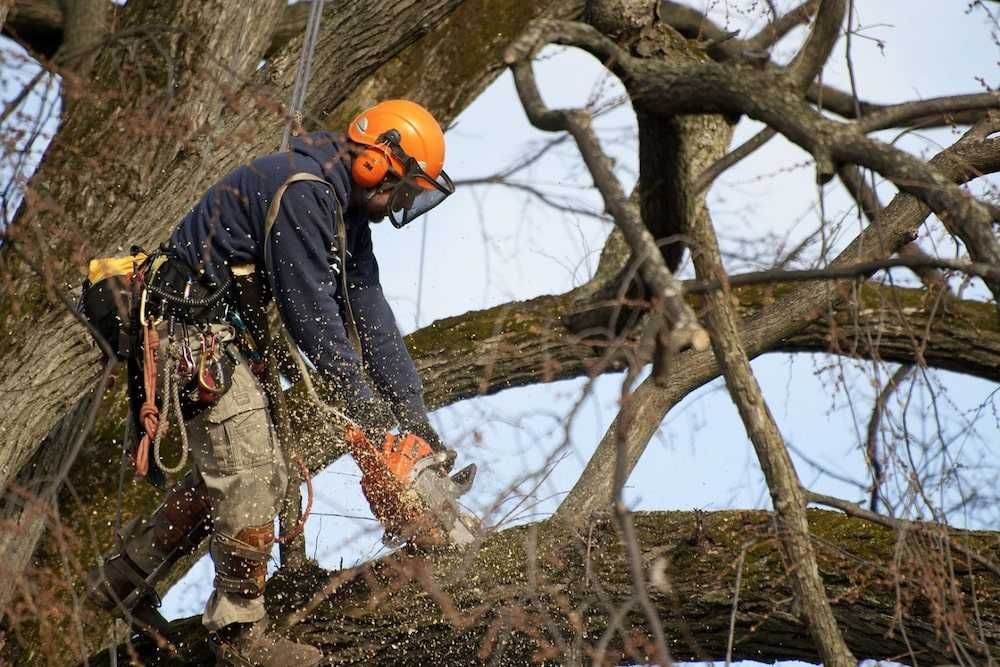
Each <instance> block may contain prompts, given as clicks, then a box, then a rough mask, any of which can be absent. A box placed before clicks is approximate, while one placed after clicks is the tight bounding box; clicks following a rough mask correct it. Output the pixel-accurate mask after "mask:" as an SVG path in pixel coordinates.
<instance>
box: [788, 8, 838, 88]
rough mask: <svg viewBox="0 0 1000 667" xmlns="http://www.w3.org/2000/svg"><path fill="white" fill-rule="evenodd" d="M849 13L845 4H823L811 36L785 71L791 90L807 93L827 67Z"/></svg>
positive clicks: (818, 11) (810, 33)
mask: <svg viewBox="0 0 1000 667" xmlns="http://www.w3.org/2000/svg"><path fill="white" fill-rule="evenodd" d="M846 13H847V2H846V0H820V3H819V9H818V10H817V12H816V22H815V23H813V27H812V30H810V31H809V36H808V37H806V41H805V43H804V44H803V45H802V48H801V49H800V50H799V52H798V53H797V54H795V57H794V58H793V59H792V62H791V63H789V65H788V67H787V68H786V70H785V73H786V74H787V76H788V80H789V82H790V83H791V85H792V86H794V87H795V88H799V89H802V90H805V89H806V88H808V86H809V84H810V83H812V80H813V79H815V78H816V75H817V74H819V72H820V70H821V69H823V65H825V64H826V60H827V58H829V57H830V52H831V51H833V46H834V44H836V43H837V38H838V37H839V36H840V30H841V28H842V27H843V25H844V15H845V14H846Z"/></svg>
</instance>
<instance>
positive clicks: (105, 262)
mask: <svg viewBox="0 0 1000 667" xmlns="http://www.w3.org/2000/svg"><path fill="white" fill-rule="evenodd" d="M145 261H146V255H145V254H144V253H139V254H137V255H126V256H125V257H98V258H97V259H92V260H90V264H89V265H88V266H87V280H89V281H90V284H91V285H96V284H97V283H99V282H100V281H102V280H104V279H105V278H110V277H111V276H127V275H129V274H130V273H132V271H133V270H134V269H135V267H136V266H138V265H139V264H142V263H143V262H145Z"/></svg>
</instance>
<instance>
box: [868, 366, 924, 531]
mask: <svg viewBox="0 0 1000 667" xmlns="http://www.w3.org/2000/svg"><path fill="white" fill-rule="evenodd" d="M913 368H914V367H913V366H900V367H899V368H897V369H896V372H895V373H893V374H892V377H891V378H889V381H888V382H886V384H885V387H883V388H882V391H880V392H879V393H878V396H877V397H876V398H875V405H874V406H873V407H872V416H871V417H870V418H869V419H868V428H867V430H866V432H865V435H866V438H865V440H866V442H865V457H866V458H867V459H868V466H869V467H870V468H871V469H872V488H871V493H870V495H869V500H868V504H869V508H870V509H871V511H872V512H877V511H878V501H879V497H880V496H881V495H882V482H883V481H884V475H883V472H882V462H881V461H880V460H879V455H878V434H879V427H880V425H881V423H882V415H883V414H885V411H886V407H887V406H888V404H889V399H890V398H892V395H893V394H894V393H895V392H896V389H898V388H899V387H900V386H901V385H902V384H903V381H904V380H905V379H906V378H907V377H908V376H909V375H910V373H911V372H912V371H913Z"/></svg>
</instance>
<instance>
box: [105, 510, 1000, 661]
mask: <svg viewBox="0 0 1000 667" xmlns="http://www.w3.org/2000/svg"><path fill="white" fill-rule="evenodd" d="M809 520H810V528H811V534H812V537H813V542H814V544H815V546H816V550H817V555H818V559H819V565H820V571H821V573H822V574H823V578H824V583H825V586H826V591H827V593H828V594H829V596H830V599H831V602H832V605H833V609H834V613H835V615H836V618H837V622H838V624H839V625H840V626H841V627H842V628H843V629H844V635H845V638H846V640H847V642H848V644H849V645H850V648H851V650H852V651H853V652H854V653H855V655H857V656H858V658H859V659H862V658H870V659H876V660H878V659H883V660H896V661H900V662H904V663H907V664H916V663H917V662H918V661H919V663H920V664H938V663H942V662H949V661H951V660H953V656H954V655H955V653H954V650H953V647H952V646H949V643H950V642H951V643H953V644H954V645H955V646H959V647H961V650H965V651H968V656H969V658H970V660H972V661H973V662H977V661H983V660H985V655H986V651H987V647H992V648H993V649H994V650H995V647H996V646H997V645H998V644H1000V576H998V575H997V574H996V573H995V572H992V571H989V570H987V569H985V568H981V567H978V566H974V567H970V566H969V563H968V562H966V560H965V559H964V558H963V557H962V556H961V555H959V554H958V553H956V552H953V551H952V552H950V553H949V552H948V549H947V547H946V546H945V544H946V543H945V542H944V541H943V536H942V535H941V534H940V533H939V532H936V531H937V529H928V531H914V532H909V533H905V534H904V537H902V538H900V539H899V540H898V541H897V538H896V536H895V535H894V533H893V531H891V530H889V529H886V528H882V527H880V526H876V525H874V524H871V523H868V522H866V521H861V520H857V519H850V518H847V517H845V516H844V515H842V514H839V513H834V512H825V511H818V510H810V512H809ZM635 525H636V530H637V534H638V539H639V543H640V546H641V550H642V556H643V560H644V562H646V563H647V564H648V567H649V570H650V572H651V574H650V581H649V584H650V592H651V596H652V599H653V601H654V603H655V604H656V606H657V610H658V613H659V615H660V617H661V618H662V619H663V623H664V626H665V627H666V628H668V640H669V642H670V651H671V654H672V655H673V657H674V658H675V659H677V660H716V661H722V660H724V659H725V655H726V645H727V638H728V633H727V631H728V628H729V623H730V617H731V614H732V609H733V606H734V605H733V602H734V588H735V586H734V584H735V582H736V576H737V572H736V568H737V567H738V566H740V565H742V569H743V574H742V582H741V586H740V589H739V592H738V601H737V604H736V609H737V613H736V618H735V631H734V635H733V639H734V641H733V654H732V657H733V659H734V660H751V659H752V660H759V661H763V662H771V661H773V660H781V659H798V660H806V661H811V662H816V661H817V660H818V655H817V653H816V649H815V647H814V646H813V644H812V642H811V641H810V639H809V636H808V633H807V631H806V629H805V628H804V627H803V626H802V625H801V623H800V621H799V620H798V615H797V613H796V612H795V610H794V609H793V607H792V603H791V593H790V590H789V587H788V582H787V578H786V573H785V572H784V568H783V565H782V559H781V556H780V554H779V553H778V550H777V548H776V535H775V532H774V530H775V523H774V517H773V515H771V514H769V513H767V512H759V511H758V512H751V511H727V512H654V513H640V514H636V515H635ZM951 539H953V540H961V541H962V543H963V544H965V545H967V546H972V547H973V548H975V549H978V550H979V551H981V552H982V553H983V554H990V555H992V557H993V558H997V557H998V556H1000V541H998V535H997V534H996V533H985V534H984V533H978V534H973V533H964V532H960V531H953V532H952V533H951ZM532 542H534V544H532ZM531 554H536V555H537V562H535V563H534V564H532V562H531ZM949 563H950V565H949ZM949 566H953V567H955V571H954V583H955V585H954V586H953V587H951V586H948V585H945V586H942V585H940V584H936V583H934V582H936V581H937V582H947V581H950V579H951V577H950V573H948V572H947V568H948V567H949ZM939 575H940V576H941V578H940V579H939V578H938V576H939ZM330 582H336V583H337V584H339V585H337V586H336V587H335V590H334V591H333V592H332V593H331V594H328V595H327V596H321V599H323V601H322V603H321V604H319V605H318V606H317V607H316V608H315V610H314V611H313V612H312V613H311V614H310V615H308V616H307V617H306V618H305V620H303V621H302V622H301V623H298V624H297V625H295V626H294V627H293V634H294V635H295V636H296V637H297V638H299V639H301V640H303V641H307V642H309V643H311V644H313V645H315V646H317V647H320V648H322V649H323V651H324V653H325V654H326V659H327V660H328V661H330V662H329V664H333V665H372V664H389V663H391V664H394V665H401V666H404V665H426V664H440V665H444V664H447V665H481V664H505V665H522V664H530V663H533V662H539V661H546V662H548V663H550V664H565V663H567V662H571V661H572V660H573V659H577V660H581V659H582V661H583V663H584V664H587V663H589V662H590V661H591V660H593V659H594V658H595V655H594V653H595V647H596V646H597V645H598V644H599V643H600V641H601V638H602V636H604V635H605V633H609V632H610V636H609V637H608V639H609V640H610V641H608V648H607V652H606V653H605V654H604V659H603V661H600V662H598V664H602V663H603V664H617V663H626V664H627V663H633V664H634V663H635V662H640V661H645V660H646V659H648V658H649V657H650V655H649V654H648V653H647V649H649V648H651V646H650V644H649V643H648V637H647V636H646V634H645V620H644V617H643V615H642V614H641V613H640V612H639V611H638V609H632V610H630V611H627V613H626V614H625V616H624V618H622V619H621V626H622V627H624V628H626V629H625V630H618V631H616V630H615V628H614V627H612V628H611V629H610V631H609V627H608V619H609V618H613V617H615V615H616V613H615V612H616V611H618V610H620V609H622V607H623V605H625V604H626V603H627V601H628V600H630V599H631V598H632V595H633V589H632V585H631V578H630V576H629V571H628V564H627V557H626V555H625V550H624V548H623V545H622V543H621V542H620V540H619V538H618V535H617V534H616V532H615V530H614V528H613V522H612V521H610V520H599V521H597V522H596V523H593V524H591V525H590V526H584V527H583V528H582V529H580V530H579V531H577V532H567V531H566V530H565V529H564V528H562V527H560V525H559V524H556V523H553V522H546V523H542V524H536V525H532V526H522V527H519V528H514V529H510V530H506V531H503V532H501V533H497V534H493V535H491V536H489V537H488V539H487V540H486V541H485V542H484V543H483V545H482V549H481V550H480V551H479V552H478V553H476V554H475V556H474V558H472V559H471V560H469V559H467V558H463V556H462V555H459V554H450V553H443V554H435V555H433V556H432V557H430V558H426V559H425V558H422V557H420V556H416V555H407V554H404V553H397V554H394V555H392V556H389V557H387V558H385V559H383V560H381V561H379V562H376V563H374V564H371V565H367V566H363V567H362V568H360V569H356V570H352V571H348V572H342V573H327V572H324V571H321V570H316V571H313V572H296V573H295V574H294V575H293V576H291V577H288V578H283V577H281V576H280V575H279V576H278V577H276V578H275V579H274V580H272V581H271V583H270V584H269V586H268V599H269V600H270V602H271V603H272V605H273V606H272V614H273V615H275V616H279V615H281V614H283V613H285V612H286V611H287V608H286V607H283V606H282V605H283V604H284V605H290V606H300V605H303V604H305V603H306V602H307V601H309V600H312V599H313V596H314V595H315V594H316V593H317V591H319V590H320V589H322V588H323V587H324V586H327V585H328V584H329V583H330ZM973 591H974V592H973ZM279 600H280V601H281V602H279ZM900 611H902V614H901V615H900ZM900 617H902V618H904V619H906V620H905V621H904V622H902V623H901V622H900V621H899V618H900ZM192 621H193V622H192ZM175 627H176V628H177V629H178V632H179V633H180V634H179V637H180V638H182V641H184V642H185V644H187V645H189V648H188V651H189V652H187V653H185V654H184V656H183V659H181V660H175V661H168V660H163V661H161V662H154V661H150V662H147V663H146V664H171V665H180V664H211V663H210V662H208V660H209V658H208V657H207V654H206V652H205V649H204V646H203V645H199V644H197V642H198V641H199V640H200V639H201V638H202V637H203V630H202V629H201V628H200V627H199V625H198V623H197V619H190V620H189V621H186V622H185V621H179V622H177V624H176V626H175ZM191 644H194V645H191ZM151 648H152V647H150V646H148V645H144V646H142V647H139V651H140V656H141V657H142V659H143V660H155V658H156V657H157V655H158V654H156V653H155V651H152V650H151ZM566 652H569V653H570V655H568V656H567V655H566ZM126 655H127V654H126V653H125V650H124V648H122V649H121V651H120V654H119V660H121V659H123V658H124V657H125V656H126ZM90 664H98V665H104V664H108V662H107V655H103V656H101V657H100V659H99V660H95V661H92V662H91V663H90Z"/></svg>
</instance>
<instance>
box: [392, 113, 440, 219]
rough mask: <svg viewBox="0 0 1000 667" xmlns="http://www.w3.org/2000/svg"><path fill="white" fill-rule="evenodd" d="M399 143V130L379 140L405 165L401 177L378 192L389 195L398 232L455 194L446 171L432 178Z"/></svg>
mask: <svg viewBox="0 0 1000 667" xmlns="http://www.w3.org/2000/svg"><path fill="white" fill-rule="evenodd" d="M399 142H400V137H399V132H397V131H396V130H389V131H388V132H386V133H384V134H383V135H381V136H380V137H379V143H380V144H381V145H383V146H385V147H386V148H388V149H389V151H390V152H391V153H392V156H393V157H394V158H396V160H398V161H399V162H400V163H402V165H403V174H402V175H401V176H399V177H398V178H397V179H395V180H394V181H393V182H392V183H386V184H385V185H383V186H382V187H380V188H379V190H380V191H382V192H386V191H388V192H389V204H388V210H387V213H388V215H389V220H390V221H392V224H393V226H394V227H396V229H399V228H401V227H403V226H404V225H407V224H409V223H410V222H411V221H413V220H415V219H417V218H419V217H420V216H422V215H423V214H424V213H427V212H428V211H430V210H431V209H432V208H434V207H435V206H437V205H438V204H440V203H441V202H443V201H444V200H445V199H447V198H448V197H449V196H451V195H452V194H454V193H455V184H454V183H452V182H451V178H449V177H448V174H447V173H445V171H444V170H443V169H442V170H441V173H439V174H438V177H437V178H434V177H432V176H431V175H430V174H428V173H427V172H426V171H424V168H423V167H422V166H420V163H419V162H418V161H417V160H416V159H415V158H413V157H410V156H409V155H407V154H406V151H404V150H403V147H402V146H400V144H399Z"/></svg>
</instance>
